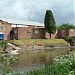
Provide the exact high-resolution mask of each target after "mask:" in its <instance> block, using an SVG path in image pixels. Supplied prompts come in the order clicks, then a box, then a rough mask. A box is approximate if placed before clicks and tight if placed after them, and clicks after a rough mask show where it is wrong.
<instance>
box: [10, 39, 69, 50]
mask: <svg viewBox="0 0 75 75" xmlns="http://www.w3.org/2000/svg"><path fill="white" fill-rule="evenodd" d="M10 43H13V44H14V45H16V46H18V47H20V48H21V49H26V50H31V49H50V48H62V47H70V44H69V43H68V42H66V41H65V40H63V39H22V40H11V41H10Z"/></svg>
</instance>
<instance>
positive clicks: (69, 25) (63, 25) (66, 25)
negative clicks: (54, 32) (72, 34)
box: [58, 23, 75, 29]
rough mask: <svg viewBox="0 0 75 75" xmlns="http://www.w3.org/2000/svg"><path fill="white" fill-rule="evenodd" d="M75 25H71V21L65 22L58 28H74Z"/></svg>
mask: <svg viewBox="0 0 75 75" xmlns="http://www.w3.org/2000/svg"><path fill="white" fill-rule="evenodd" d="M74 28H75V26H74V25H71V24H69V23H63V24H62V25H61V26H59V28H58V29H74Z"/></svg>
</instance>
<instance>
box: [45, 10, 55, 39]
mask: <svg viewBox="0 0 75 75" xmlns="http://www.w3.org/2000/svg"><path fill="white" fill-rule="evenodd" d="M44 26H45V30H46V31H47V32H48V33H49V36H50V39H51V34H54V33H55V32H56V23H55V19H54V17H53V13H52V11H51V10H46V14H45V19H44Z"/></svg>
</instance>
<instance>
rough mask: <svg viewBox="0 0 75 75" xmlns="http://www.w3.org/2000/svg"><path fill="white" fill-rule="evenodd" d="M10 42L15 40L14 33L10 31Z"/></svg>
mask: <svg viewBox="0 0 75 75" xmlns="http://www.w3.org/2000/svg"><path fill="white" fill-rule="evenodd" d="M10 40H14V31H10Z"/></svg>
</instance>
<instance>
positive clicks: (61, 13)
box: [0, 0, 75, 25]
mask: <svg viewBox="0 0 75 75" xmlns="http://www.w3.org/2000/svg"><path fill="white" fill-rule="evenodd" d="M74 3H75V0H0V18H7V19H19V20H25V21H27V20H28V21H38V22H41V23H43V22H44V17H45V13H46V10H52V12H53V15H54V18H55V21H56V25H61V24H62V23H70V24H73V25H75V20H74V18H75V15H74V13H75V10H74V9H75V6H74Z"/></svg>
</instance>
